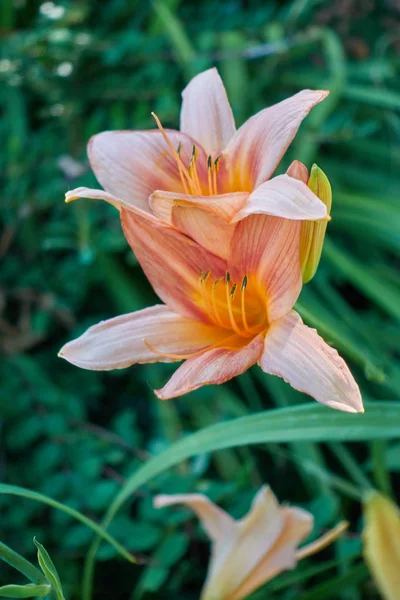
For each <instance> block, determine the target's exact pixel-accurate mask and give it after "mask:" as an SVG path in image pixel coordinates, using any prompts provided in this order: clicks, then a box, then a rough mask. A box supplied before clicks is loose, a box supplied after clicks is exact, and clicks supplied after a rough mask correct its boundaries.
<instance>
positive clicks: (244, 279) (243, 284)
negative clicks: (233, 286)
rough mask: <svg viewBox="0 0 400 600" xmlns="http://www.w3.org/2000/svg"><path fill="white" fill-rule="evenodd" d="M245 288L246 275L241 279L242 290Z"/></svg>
mask: <svg viewBox="0 0 400 600" xmlns="http://www.w3.org/2000/svg"><path fill="white" fill-rule="evenodd" d="M246 287H247V275H245V276H244V277H243V281H242V290H245V289H246Z"/></svg>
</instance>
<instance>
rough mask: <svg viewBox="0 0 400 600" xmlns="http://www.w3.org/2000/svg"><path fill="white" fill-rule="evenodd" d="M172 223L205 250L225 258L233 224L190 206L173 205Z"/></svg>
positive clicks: (233, 227)
mask: <svg viewBox="0 0 400 600" xmlns="http://www.w3.org/2000/svg"><path fill="white" fill-rule="evenodd" d="M172 224H173V225H174V226H175V227H176V228H177V229H179V231H181V232H182V233H184V234H185V235H187V236H189V237H190V238H191V239H192V240H194V241H195V242H197V243H198V244H200V246H202V247H203V248H206V250H209V251H210V252H213V254H216V255H217V256H220V257H221V258H224V259H225V260H227V258H228V256H229V254H230V251H231V240H232V236H233V234H234V231H235V225H229V223H226V221H224V220H223V219H221V217H217V216H215V215H213V214H212V213H210V212H207V211H205V210H202V209H201V208H194V207H191V206H189V207H185V206H176V207H174V208H173V209H172Z"/></svg>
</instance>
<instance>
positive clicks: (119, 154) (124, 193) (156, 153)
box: [88, 130, 207, 211]
mask: <svg viewBox="0 0 400 600" xmlns="http://www.w3.org/2000/svg"><path fill="white" fill-rule="evenodd" d="M166 132H167V135H168V137H169V139H170V140H171V143H172V145H173V146H174V147H175V148H177V147H178V145H179V143H181V145H182V147H181V157H182V160H183V162H184V164H185V165H188V164H189V161H190V157H191V155H192V148H193V143H194V141H193V140H192V139H191V138H189V137H188V136H187V135H185V134H184V133H181V132H179V131H174V130H166ZM198 151H199V157H198V164H199V168H198V173H199V178H200V180H201V181H204V182H206V181H207V166H206V164H207V157H206V155H205V154H204V151H203V150H202V149H201V148H199V149H198ZM88 155H89V160H90V164H91V167H92V169H93V171H94V173H95V175H96V177H97V180H98V181H99V183H100V184H101V185H102V187H103V188H104V189H105V190H106V191H107V192H109V193H110V194H113V195H115V196H117V197H118V198H120V199H121V200H123V201H124V202H125V203H127V204H128V205H132V206H137V207H139V208H141V209H142V210H144V211H149V206H148V198H149V196H150V195H151V194H152V192H154V190H157V189H166V190H171V191H174V192H179V193H184V192H185V190H184V186H183V184H182V182H181V178H180V175H179V169H178V166H177V163H176V160H175V158H174V157H173V155H172V153H171V151H170V150H169V148H168V146H167V143H166V141H165V140H164V138H163V136H162V134H161V132H160V131H158V130H152V131H104V132H103V133H99V134H97V135H95V136H93V137H92V138H91V140H90V142H89V144H88Z"/></svg>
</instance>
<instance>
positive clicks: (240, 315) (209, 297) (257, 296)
mask: <svg viewBox="0 0 400 600" xmlns="http://www.w3.org/2000/svg"><path fill="white" fill-rule="evenodd" d="M199 291H200V294H199V304H200V305H201V306H202V308H203V309H204V310H205V311H206V312H207V315H208V316H209V318H210V319H211V320H212V322H213V323H215V325H218V326H219V327H222V328H223V329H228V330H230V331H232V332H234V333H236V334H237V335H240V336H241V337H245V338H250V337H254V336H255V335H257V334H258V333H261V332H262V331H265V330H266V329H267V327H268V316H267V307H266V304H267V303H266V298H265V294H264V295H263V294H262V293H261V291H260V290H259V288H258V286H257V283H256V281H255V280H254V281H253V280H252V279H249V278H248V277H247V276H246V275H245V276H244V277H243V279H242V280H241V282H236V283H235V282H232V281H231V276H230V273H229V272H227V273H226V275H225V277H223V278H221V277H220V278H217V279H216V278H214V277H212V275H211V273H210V271H206V272H203V271H202V272H201V273H200V277H199Z"/></svg>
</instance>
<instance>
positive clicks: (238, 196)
mask: <svg viewBox="0 0 400 600" xmlns="http://www.w3.org/2000/svg"><path fill="white" fill-rule="evenodd" d="M248 195H249V194H248V192H232V193H230V194H217V195H215V196H194V195H193V196H192V195H189V194H176V193H174V192H166V191H163V190H156V191H155V192H154V193H153V194H152V195H151V196H150V198H149V204H150V208H151V210H152V211H153V213H154V214H155V215H156V216H157V217H158V218H159V219H161V220H163V221H165V222H166V223H169V224H171V223H172V220H171V219H172V216H171V215H172V209H173V207H174V206H185V207H188V208H189V207H191V206H192V207H195V208H201V209H203V210H205V211H207V212H209V213H211V214H214V215H216V216H218V217H221V219H224V221H227V222H230V221H231V220H232V218H233V217H234V215H235V214H236V213H237V212H238V210H239V209H240V208H242V206H243V205H244V204H245V202H246V200H247V198H248Z"/></svg>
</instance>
